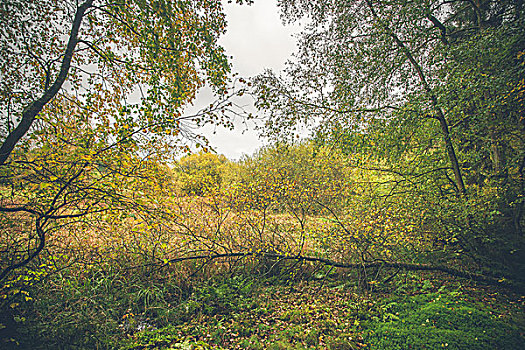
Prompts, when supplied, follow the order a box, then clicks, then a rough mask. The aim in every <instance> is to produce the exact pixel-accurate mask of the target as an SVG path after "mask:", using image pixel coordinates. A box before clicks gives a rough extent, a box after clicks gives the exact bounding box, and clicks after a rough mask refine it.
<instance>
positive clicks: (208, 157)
mask: <svg viewBox="0 0 525 350" xmlns="http://www.w3.org/2000/svg"><path fill="white" fill-rule="evenodd" d="M227 162H228V161H227V159H226V157H224V156H223V155H216V154H213V153H206V152H199V153H196V154H191V155H188V156H186V157H183V158H182V159H181V160H179V162H178V163H177V168H176V177H177V181H178V183H179V186H180V189H181V191H182V192H183V193H185V194H187V195H198V196H202V195H204V194H206V193H208V192H209V191H210V190H211V189H212V188H218V187H220V185H221V183H222V178H223V176H222V169H223V168H224V167H225V165H226V164H227Z"/></svg>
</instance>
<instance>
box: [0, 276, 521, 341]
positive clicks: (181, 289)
mask: <svg viewBox="0 0 525 350" xmlns="http://www.w3.org/2000/svg"><path fill="white" fill-rule="evenodd" d="M285 270H286V269H285ZM297 275H301V276H302V278H301V279H297V280H291V279H290V278H289V277H288V278H284V277H282V276H273V277H264V278H258V277H257V276H253V275H249V274H245V275H233V277H232V275H222V276H221V275H215V276H214V277H213V278H210V279H205V278H202V277H203V276H204V275H202V276H201V278H200V279H198V278H195V279H191V278H185V279H181V278H180V276H179V275H178V274H176V273H175V274H174V273H172V272H170V271H155V270H151V271H142V272H141V273H138V274H136V273H135V274H134V273H124V272H122V271H120V272H118V271H117V270H105V272H104V271H102V270H97V269H96V268H93V269H92V270H86V271H82V273H80V274H79V273H78V270H77V269H70V270H68V269H64V270H61V271H60V272H57V273H53V274H50V275H49V276H47V277H46V278H45V280H43V281H41V283H37V284H35V285H34V286H33V287H31V288H29V289H28V293H29V294H30V295H31V298H29V299H28V300H25V299H21V298H22V297H26V296H27V295H26V294H20V293H19V294H18V296H17V297H18V298H19V299H18V300H17V304H18V305H16V307H14V308H10V306H9V303H7V302H10V303H11V304H13V303H12V302H13V301H15V300H14V299H12V298H11V299H10V300H6V301H4V303H3V304H2V306H1V307H2V311H5V310H7V312H8V313H9V315H11V316H12V320H13V321H14V323H15V326H14V327H13V326H12V325H11V328H13V329H14V331H12V332H10V333H9V335H8V336H4V337H3V338H1V339H0V348H5V349H51V348H52V349H122V350H139V349H159V350H160V349H339V350H344V349H352V350H354V349H442V348H446V349H487V350H488V349H491V350H492V349H502V350H505V349H508V350H516V349H521V348H525V340H524V336H523V332H524V329H525V326H524V325H525V322H524V317H523V311H522V310H523V303H524V300H523V298H522V297H521V298H520V296H517V295H512V294H503V293H501V292H500V291H498V290H496V289H486V288H481V287H479V286H474V287H467V286H462V285H460V284H459V282H458V281H454V280H445V279H442V280H439V279H437V278H436V276H434V279H433V280H432V281H431V280H429V279H428V278H429V277H430V276H431V275H428V274H427V275H425V274H423V273H419V274H415V273H414V274H406V275H405V276H399V278H397V279H394V280H392V281H391V282H390V283H389V284H381V283H380V282H378V283H375V284H374V292H370V291H368V292H366V291H363V290H360V289H358V286H357V284H356V283H355V282H354V281H355V276H353V275H348V276H343V275H338V274H330V275H329V276H325V277H323V279H320V280H319V279H316V278H315V276H314V275H315V274H312V275H308V274H307V273H303V274H297ZM425 278H426V279H425ZM434 285H436V287H435V286H434ZM438 285H441V287H437V286H438ZM360 287H362V284H361V285H360ZM0 323H1V321H0ZM0 331H1V330H0ZM0 336H1V333H0Z"/></svg>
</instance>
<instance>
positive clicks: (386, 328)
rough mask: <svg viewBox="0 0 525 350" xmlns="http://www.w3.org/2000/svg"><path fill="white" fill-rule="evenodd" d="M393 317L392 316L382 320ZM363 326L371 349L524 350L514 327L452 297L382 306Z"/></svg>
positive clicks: (524, 342) (419, 298) (432, 296)
mask: <svg viewBox="0 0 525 350" xmlns="http://www.w3.org/2000/svg"><path fill="white" fill-rule="evenodd" d="M387 315H393V316H394V317H390V318H389V317H385V316H387ZM382 316H383V317H381V319H380V320H379V319H376V320H374V321H372V322H369V323H368V324H367V326H366V328H367V332H366V333H365V336H366V338H365V339H366V341H367V342H368V343H370V345H371V348H372V349H389V350H395V349H438V348H445V349H465V350H476V349H480V350H481V349H501V350H506V349H508V350H514V349H524V348H525V340H524V338H523V337H522V336H521V335H520V332H519V330H518V329H517V327H516V326H514V325H511V324H509V323H507V322H504V321H501V320H499V319H498V318H497V317H496V316H495V315H493V314H492V313H491V311H490V310H488V309H486V308H476V307H475V305H474V304H473V303H472V302H468V301H466V300H462V299H461V298H459V297H458V296H457V295H454V294H438V293H433V294H427V295H420V296H415V297H410V298H406V299H404V300H402V301H401V302H397V303H389V304H385V305H384V307H383V315H382Z"/></svg>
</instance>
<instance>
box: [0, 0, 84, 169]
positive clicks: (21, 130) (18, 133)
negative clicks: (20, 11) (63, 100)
mask: <svg viewBox="0 0 525 350" xmlns="http://www.w3.org/2000/svg"><path fill="white" fill-rule="evenodd" d="M92 3H93V0H86V2H84V3H83V4H82V5H81V6H79V7H78V9H77V12H76V14H75V19H74V20H73V26H72V28H71V33H70V35H69V41H68V43H67V47H66V51H65V52H64V58H63V60H62V64H61V66H60V72H59V74H58V76H57V78H56V79H55V81H54V83H53V84H52V85H51V87H49V89H47V90H46V91H45V92H44V94H43V95H42V97H40V98H39V99H38V100H36V101H33V102H32V103H31V104H30V105H29V106H27V107H26V108H25V109H24V111H23V112H22V120H21V121H20V123H19V124H18V126H17V127H16V128H15V129H14V130H13V131H12V132H11V133H9V135H8V136H7V138H6V139H5V141H4V142H3V144H2V147H0V166H2V165H4V164H5V162H6V160H7V158H9V156H10V155H11V153H12V152H13V149H14V148H15V146H16V144H17V143H18V141H20V139H21V138H22V137H23V136H24V135H25V134H26V133H27V132H28V131H29V128H30V127H31V125H32V124H33V122H34V121H35V118H36V116H37V115H38V113H40V111H42V109H43V108H44V106H45V105H46V104H47V103H48V102H49V101H51V99H52V98H53V97H55V96H56V94H57V93H58V91H59V90H60V89H61V88H62V85H63V84H64V82H65V81H66V78H67V76H68V73H69V68H70V66H71V60H72V59H73V54H74V51H75V47H76V45H77V43H78V38H77V36H78V32H79V30H80V25H81V23H82V19H83V17H84V13H85V12H86V10H87V9H88V8H89V7H90V6H91V5H92Z"/></svg>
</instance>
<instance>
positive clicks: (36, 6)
mask: <svg viewBox="0 0 525 350" xmlns="http://www.w3.org/2000/svg"><path fill="white" fill-rule="evenodd" d="M239 2H241V1H239ZM0 13H1V14H2V16H1V18H0V24H1V28H2V29H1V36H0V47H1V49H0V50H1V51H2V55H1V58H0V71H1V72H2V82H1V83H0V104H1V105H0V110H1V112H0V113H1V115H0V138H1V146H0V174H1V178H0V181H1V191H0V212H1V215H2V217H1V225H2V227H3V228H4V229H5V231H4V232H5V237H2V252H1V253H2V266H1V268H2V270H1V272H0V279H1V278H5V277H6V276H8V275H9V273H10V272H11V271H13V270H14V269H16V268H18V267H21V266H24V265H25V264H27V263H28V262H30V261H31V260H32V259H34V258H35V257H36V256H37V255H38V254H39V253H40V252H41V251H42V250H43V249H44V246H45V244H46V239H48V238H49V237H48V235H49V234H50V233H52V232H54V231H56V230H58V229H59V228H60V227H62V226H63V225H66V224H69V223H72V222H73V223H74V222H75V221H79V220H84V219H85V220H89V219H91V218H93V217H94V215H96V214H97V213H101V212H111V211H112V210H116V211H118V210H124V208H128V209H129V208H134V209H139V208H143V207H144V206H143V203H142V205H140V204H141V202H140V201H141V198H140V196H139V195H138V194H140V193H141V190H140V188H141V186H146V185H148V184H149V183H150V182H151V181H153V182H156V180H154V178H155V173H152V172H149V171H151V170H152V169H154V168H155V167H154V166H153V165H154V164H158V163H159V162H162V161H163V158H165V157H167V156H169V155H170V154H172V153H173V152H177V151H178V150H180V148H184V149H188V144H187V143H188V142H192V140H193V141H195V140H197V142H199V143H201V144H204V145H206V141H205V140H202V138H199V136H198V135H196V134H194V133H193V131H192V127H195V126H200V125H203V124H206V123H221V120H220V119H219V116H218V114H217V113H218V112H221V111H222V112H224V113H227V111H228V110H231V107H232V104H231V103H230V102H229V98H230V97H231V96H232V95H234V94H235V93H236V92H235V91H234V88H230V87H229V79H230V78H229V72H230V66H229V63H228V61H227V57H226V55H225V53H224V50H223V49H222V47H220V46H219V45H218V43H217V39H218V37H219V36H220V35H221V34H222V33H224V31H225V26H226V22H225V17H224V14H223V13H222V6H221V3H220V2H217V1H192V0H189V1H176V2H175V1H168V0H145V1H144V0H126V1H112V0H83V1H76V0H71V1H69V0H68V1H62V0H51V1H49V0H37V1H27V0H14V1H1V2H0ZM205 84H207V85H209V86H211V87H212V88H213V89H214V91H215V92H217V95H218V96H219V97H218V99H217V101H216V102H215V103H214V104H212V105H211V106H210V107H209V108H207V109H205V110H203V111H201V112H199V113H197V114H195V115H191V116H188V115H185V114H184V110H183V109H184V106H186V105H187V104H188V103H190V102H191V101H193V99H194V98H195V95H196V93H197V91H198V89H199V88H200V87H202V86H204V85H205ZM222 123H225V124H228V120H227V119H225V118H222ZM16 222H23V223H24V224H22V225H16V224H15V223H16ZM19 229H20V230H19Z"/></svg>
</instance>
